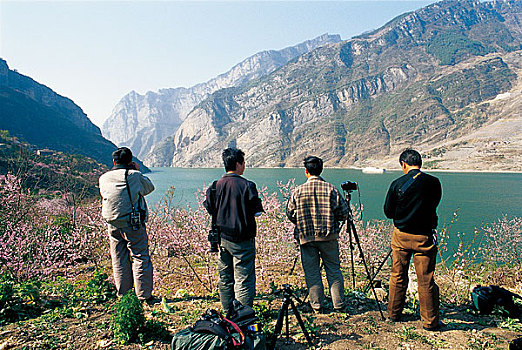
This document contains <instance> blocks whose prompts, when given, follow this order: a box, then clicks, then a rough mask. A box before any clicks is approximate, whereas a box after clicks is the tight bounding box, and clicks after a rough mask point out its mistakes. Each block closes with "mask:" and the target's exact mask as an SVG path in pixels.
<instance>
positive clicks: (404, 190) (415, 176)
mask: <svg viewBox="0 0 522 350" xmlns="http://www.w3.org/2000/svg"><path fill="white" fill-rule="evenodd" d="M420 174H422V172H421V171H419V172H418V173H417V174H415V175H414V176H412V177H410V178H409V179H408V181H406V182H405V183H404V185H402V187H401V188H399V195H403V194H404V193H405V192H406V191H407V190H408V188H410V186H411V184H413V182H414V181H415V180H416V179H417V178H418V177H419V175H420Z"/></svg>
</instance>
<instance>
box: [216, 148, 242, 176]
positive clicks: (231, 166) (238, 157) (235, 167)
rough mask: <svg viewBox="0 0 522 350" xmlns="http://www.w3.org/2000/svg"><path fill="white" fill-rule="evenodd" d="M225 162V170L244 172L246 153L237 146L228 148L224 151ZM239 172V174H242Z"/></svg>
mask: <svg viewBox="0 0 522 350" xmlns="http://www.w3.org/2000/svg"><path fill="white" fill-rule="evenodd" d="M221 156H222V157H223V164H224V165H225V171H227V172H229V171H237V172H241V174H242V173H243V171H244V170H245V153H244V152H243V151H242V150H240V149H237V148H227V149H225V150H224V151H223V153H222V155H221ZM241 174H239V175H241Z"/></svg>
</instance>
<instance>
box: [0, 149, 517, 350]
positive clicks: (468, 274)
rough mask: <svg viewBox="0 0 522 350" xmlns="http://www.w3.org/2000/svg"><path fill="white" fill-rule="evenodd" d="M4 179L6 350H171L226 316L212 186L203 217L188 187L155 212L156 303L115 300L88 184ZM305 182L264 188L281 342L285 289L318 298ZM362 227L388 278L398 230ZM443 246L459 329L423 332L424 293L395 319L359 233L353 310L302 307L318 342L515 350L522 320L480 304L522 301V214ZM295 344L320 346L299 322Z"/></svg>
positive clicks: (263, 299)
mask: <svg viewBox="0 0 522 350" xmlns="http://www.w3.org/2000/svg"><path fill="white" fill-rule="evenodd" d="M33 161H38V159H35V160H33ZM45 161H46V162H48V163H44V161H43V160H41V162H42V163H44V164H48V165H49V167H50V168H54V167H55V166H56V164H55V163H54V162H53V161H52V160H49V159H48V158H47V159H45ZM62 161H63V160H62ZM69 161H70V160H69ZM64 162H65V163H64V164H65V165H64V166H66V167H67V166H68V165H67V161H64ZM69 168H70V166H69ZM62 176H63V178H64V179H65V180H66V181H64V183H77V182H75V178H77V177H78V174H76V173H74V172H73V171H70V172H63V173H62ZM0 182H1V187H0V348H2V349H5V348H10V347H15V348H25V349H32V348H38V349H42V348H47V349H55V348H68V347H71V348H97V347H102V348H120V347H122V348H139V347H141V346H147V347H157V348H168V342H169V339H170V335H169V334H173V333H174V332H175V331H177V330H180V329H182V328H185V327H187V326H189V325H192V324H193V323H194V322H195V321H196V320H197V319H198V318H199V316H200V315H201V314H202V313H203V312H204V311H205V310H206V309H207V308H214V309H219V308H220V307H219V303H218V299H217V293H216V290H217V273H216V256H215V255H212V254H210V253H208V241H207V232H208V229H209V220H208V216H207V214H206V212H205V211H204V209H203V208H202V206H201V202H202V200H203V194H202V193H203V191H200V192H199V193H197V194H196V196H197V197H198V199H199V201H198V203H199V205H198V206H197V207H196V208H179V207H175V206H173V204H172V203H173V202H174V198H175V197H174V196H175V190H174V189H171V191H169V193H167V195H166V196H165V198H164V200H163V201H162V202H161V203H160V204H159V205H158V206H157V207H156V208H155V209H154V210H153V212H152V213H151V217H150V222H149V224H148V230H149V235H150V247H151V255H152V259H153V264H154V267H155V274H154V277H155V294H156V295H158V296H160V297H162V298H163V299H164V300H163V302H162V303H158V304H156V305H154V306H151V307H150V306H147V305H141V304H139V303H138V302H137V300H136V298H135V296H133V295H128V296H126V297H125V298H122V299H120V300H119V301H118V300H117V299H116V298H115V292H114V288H113V286H112V284H111V283H110V279H111V278H110V277H107V276H110V274H111V268H110V259H109V255H108V254H109V249H108V242H107V239H106V227H105V224H104V222H103V220H102V219H101V216H100V212H101V210H100V203H99V201H98V200H93V199H92V198H91V197H90V196H89V195H88V194H89V191H83V190H78V189H81V188H85V187H82V186H79V187H77V186H68V187H64V188H62V189H61V190H60V189H56V188H53V190H52V191H50V190H49V189H46V188H45V187H43V188H38V183H40V184H43V183H44V182H36V183H35V182H31V181H27V179H25V178H23V173H22V172H18V173H13V172H9V171H6V173H5V174H4V175H1V176H0ZM31 186H32V187H31ZM293 186H294V185H293V183H292V182H289V183H287V184H280V190H279V193H268V192H267V190H266V189H262V190H261V195H262V197H263V202H264V207H265V209H266V214H265V215H263V216H261V217H260V218H259V219H258V220H259V221H258V224H259V225H258V226H259V227H258V238H257V261H256V263H257V280H258V287H257V289H258V294H259V296H258V298H257V300H256V302H255V304H256V309H257V311H258V314H259V315H260V316H261V318H262V319H263V320H264V330H265V331H266V332H268V333H270V332H272V331H273V327H274V323H275V318H276V315H277V311H278V309H279V307H280V305H281V300H280V296H279V295H278V294H277V293H275V291H277V290H278V288H280V286H281V285H282V284H283V283H290V284H291V285H292V286H293V288H294V291H295V292H296V294H297V295H298V296H299V297H301V298H302V299H305V301H306V292H305V288H304V278H303V273H302V269H301V267H300V262H299V259H298V257H299V254H298V249H297V245H296V243H295V242H294V239H293V235H292V231H293V226H292V224H290V223H289V222H288V220H286V217H285V215H284V202H285V198H286V197H287V196H288V194H289V193H290V191H291V190H292V188H293ZM72 199H74V200H72ZM356 214H357V212H356ZM357 217H358V215H355V218H357ZM456 217H457V214H455V218H456ZM355 224H356V227H357V231H358V233H359V236H360V239H361V246H362V248H363V251H364V252H365V258H366V260H367V261H368V262H369V264H370V266H371V269H372V270H374V269H375V268H376V267H377V266H378V265H379V263H380V262H381V261H382V260H383V259H384V258H385V257H386V255H387V253H388V251H389V241H390V237H389V236H390V234H391V227H390V225H389V223H387V222H380V221H371V222H361V221H358V220H356V221H355ZM450 241H451V242H453V243H452V244H451V245H450V244H449V242H450ZM439 242H440V264H439V266H438V268H437V277H436V278H437V282H438V283H439V285H440V287H441V300H442V304H443V307H442V310H443V319H444V320H445V322H446V323H447V325H448V326H447V332H443V333H442V334H438V335H433V334H428V333H426V332H424V331H422V330H419V327H418V319H419V315H418V303H417V302H416V295H415V290H416V288H413V289H412V291H413V293H412V294H411V295H409V298H408V305H407V309H406V320H405V322H404V323H397V324H393V323H389V322H387V321H383V320H382V319H381V316H380V313H379V311H378V308H377V304H376V303H375V301H373V297H372V295H371V294H368V293H365V292H364V289H365V284H366V277H365V273H364V269H363V268H362V265H361V260H360V257H359V256H358V254H355V267H356V269H355V272H356V274H355V281H353V280H352V273H351V268H350V266H351V265H350V244H349V241H348V237H347V235H346V234H345V235H343V236H342V238H341V240H340V246H341V252H342V255H341V259H342V266H343V268H344V269H345V271H343V272H344V274H345V277H346V280H345V285H346V286H347V287H348V289H347V292H346V293H347V298H348V300H349V308H348V312H347V313H329V314H326V315H315V314H313V313H311V312H310V311H311V310H309V308H307V307H305V306H303V307H301V312H302V313H303V315H304V319H305V323H306V325H307V327H308V329H309V331H310V332H311V333H312V334H314V336H315V338H316V344H318V345H320V346H321V347H323V348H328V349H349V348H393V349H395V348H408V346H409V345H407V344H414V345H413V348H416V349H417V348H459V347H460V348H476V349H483V348H496V347H504V348H505V347H506V346H505V344H507V341H509V340H510V339H512V338H514V337H517V336H520V334H521V332H522V327H521V324H520V323H519V322H518V321H517V320H512V319H509V318H507V317H506V316H505V315H504V313H503V312H502V310H496V312H495V313H494V315H492V316H487V317H482V316H478V315H477V314H475V313H474V312H473V311H472V309H471V304H470V301H469V300H470V297H469V296H470V290H471V288H472V287H473V286H475V285H477V284H482V285H489V284H496V285H501V286H503V287H505V288H508V289H510V290H512V291H514V292H516V293H518V294H522V272H521V270H522V269H521V263H522V219H521V218H507V217H504V218H500V219H499V220H498V221H497V222H494V223H491V224H489V225H486V226H484V227H482V228H480V229H477V231H476V232H473V233H471V234H465V233H458V232H457V233H454V232H452V230H451V224H450V225H449V226H448V227H445V228H443V229H442V230H441V232H440V235H439ZM454 242H457V244H455V243H454ZM388 277H389V271H388V269H387V265H386V264H385V268H384V269H383V271H381V273H380V274H379V277H378V278H379V279H380V281H381V282H382V288H378V289H377V291H378V294H379V298H380V299H381V302H382V303H381V307H382V308H383V309H384V308H385V305H386V300H385V298H386V290H387V284H386V283H387V280H388ZM412 280H413V283H414V282H415V278H414V274H412ZM353 285H355V288H354V287H353ZM291 323H295V320H294V321H292V319H291ZM291 337H292V339H293V341H294V342H296V343H292V344H291V345H285V344H284V343H283V342H280V343H278V344H279V345H280V347H281V348H284V347H285V346H287V347H289V348H305V347H306V342H305V340H304V338H303V337H302V334H301V332H300V330H299V329H298V328H297V327H296V325H292V327H291ZM123 344H129V345H123ZM405 344H406V345H405Z"/></svg>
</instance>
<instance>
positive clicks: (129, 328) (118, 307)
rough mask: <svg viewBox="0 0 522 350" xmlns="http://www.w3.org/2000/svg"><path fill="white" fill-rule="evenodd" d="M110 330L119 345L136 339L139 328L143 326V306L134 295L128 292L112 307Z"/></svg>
mask: <svg viewBox="0 0 522 350" xmlns="http://www.w3.org/2000/svg"><path fill="white" fill-rule="evenodd" d="M113 312H114V314H113V315H112V318H111V321H112V323H111V329H112V331H113V332H114V338H115V339H116V340H117V341H118V342H120V343H121V344H128V343H129V342H131V341H133V340H135V339H137V337H138V334H139V330H140V327H142V326H143V325H144V324H145V315H144V313H143V306H142V305H141V302H140V301H139V300H138V297H137V296H136V294H135V293H134V290H130V291H128V292H127V293H126V294H125V295H124V296H123V297H122V298H121V299H120V300H119V301H118V302H117V303H116V304H115V305H114V307H113Z"/></svg>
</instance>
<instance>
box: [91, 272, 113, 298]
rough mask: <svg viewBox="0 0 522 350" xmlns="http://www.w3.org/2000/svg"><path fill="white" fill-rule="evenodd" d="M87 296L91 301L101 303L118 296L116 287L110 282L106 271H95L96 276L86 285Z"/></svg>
mask: <svg viewBox="0 0 522 350" xmlns="http://www.w3.org/2000/svg"><path fill="white" fill-rule="evenodd" d="M85 296H86V297H87V298H88V300H89V301H91V302H93V303H96V304H99V303H102V302H105V301H107V300H109V299H113V298H115V297H116V289H115V288H114V285H113V284H112V283H110V282H109V279H108V276H107V274H106V273H103V272H101V271H99V270H96V271H94V276H93V277H92V279H90V280H89V282H87V285H86V286H85Z"/></svg>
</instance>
